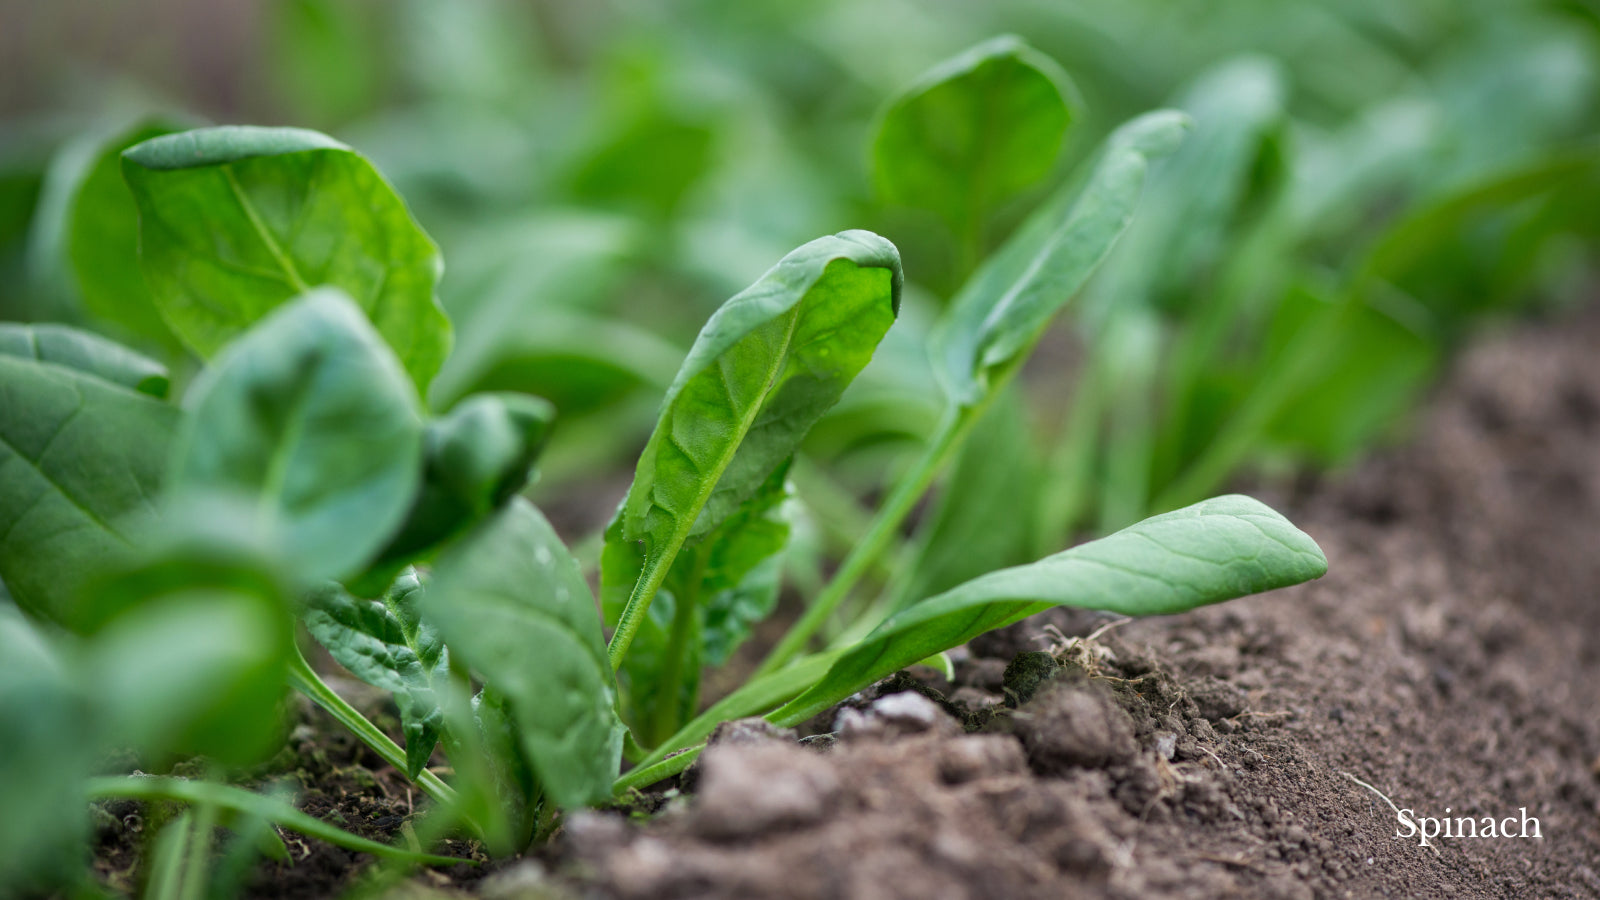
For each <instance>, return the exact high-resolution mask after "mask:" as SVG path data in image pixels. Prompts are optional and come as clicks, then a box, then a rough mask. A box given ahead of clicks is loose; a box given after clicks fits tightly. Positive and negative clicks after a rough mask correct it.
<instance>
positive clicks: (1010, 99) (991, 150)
mask: <svg viewBox="0 0 1600 900" xmlns="http://www.w3.org/2000/svg"><path fill="white" fill-rule="evenodd" d="M1078 106H1079V101H1078V96H1077V90H1076V88H1074V87H1073V86H1072V82H1071V81H1070V80H1069V79H1068V78H1067V74H1066V73H1065V72H1063V71H1062V70H1061V67H1060V66H1058V65H1056V63H1055V61H1054V60H1052V59H1050V58H1049V57H1048V56H1045V55H1044V54H1042V53H1040V52H1039V51H1037V50H1034V49H1033V48H1032V47H1029V46H1028V45H1027V44H1026V43H1024V42H1023V41H1022V39H1020V38H1017V37H1014V36H1009V35H1007V36H1003V37H998V38H994V39H993V40H989V41H985V42H984V43H982V44H979V45H978V46H976V47H973V48H972V49H970V50H968V51H966V52H965V53H962V54H961V55H959V56H957V57H955V58H953V59H950V60H946V61H945V62H943V63H940V64H939V65H938V66H935V67H934V68H933V69H931V70H930V71H929V72H927V74H925V75H923V76H922V78H920V79H919V80H918V81H917V83H916V84H915V85H913V86H912V87H910V88H909V89H907V90H906V91H905V92H904V93H902V94H901V95H900V96H899V97H897V98H896V99H895V100H894V101H893V102H892V103H891V104H890V105H889V108H888V109H887V110H886V111H885V113H884V115H883V118H882V120H881V121H880V122H879V124H878V132H877V135H876V137H875V139H874V140H873V144H872V158H873V172H874V175H875V177H876V180H877V183H878V189H879V190H880V191H881V192H882V193H883V195H884V196H885V197H886V198H888V199H889V200H890V201H892V202H894V203H900V204H904V205H907V206H914V207H918V208H920V209H931V210H933V211H935V212H937V213H939V214H940V215H941V216H943V217H944V218H945V220H946V221H947V222H948V223H949V224H950V226H951V227H952V228H953V229H954V230H955V231H956V232H957V233H966V230H967V229H968V228H973V227H976V226H977V225H978V224H981V223H982V221H983V220H984V219H985V218H987V217H988V215H989V214H990V213H992V212H993V211H994V209H995V208H996V207H997V206H999V205H1000V204H1001V203H1003V202H1004V201H1006V200H1009V199H1010V198H1012V197H1013V196H1015V195H1016V194H1018V193H1019V192H1021V191H1023V190H1025V189H1027V188H1029V187H1032V186H1033V185H1035V184H1037V183H1038V182H1039V181H1041V180H1042V179H1043V178H1044V177H1045V176H1046V175H1049V174H1050V170H1051V169H1052V168H1053V167H1054V165H1055V161H1056V157H1057V156H1058V155H1059V154H1060V152H1061V141H1062V138H1063V137H1064V136H1065V135H1066V132H1067V128H1068V126H1069V125H1071V123H1072V120H1073V119H1074V118H1076V116H1077V107H1078Z"/></svg>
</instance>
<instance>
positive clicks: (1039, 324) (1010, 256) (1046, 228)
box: [933, 110, 1189, 406]
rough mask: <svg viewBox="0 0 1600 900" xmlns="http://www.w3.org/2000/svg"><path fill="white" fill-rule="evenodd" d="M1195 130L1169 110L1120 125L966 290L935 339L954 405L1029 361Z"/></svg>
mask: <svg viewBox="0 0 1600 900" xmlns="http://www.w3.org/2000/svg"><path fill="white" fill-rule="evenodd" d="M1188 127H1189V120H1188V117H1187V116H1184V115H1183V114H1182V113H1178V112H1174V111H1171V110H1162V111H1159V112H1153V113H1147V114H1145V115H1143V116H1140V117H1139V118H1137V119H1134V120H1133V121H1131V122H1128V123H1127V124H1125V125H1123V126H1122V127H1121V128H1118V129H1117V130H1116V131H1115V132H1113V133H1112V135H1111V137H1110V138H1109V139H1107V141H1106V145H1105V148H1104V150H1103V151H1102V153H1101V155H1100V158H1099V160H1098V161H1097V162H1096V163H1095V165H1094V168H1093V170H1092V171H1091V172H1090V173H1089V176H1088V180H1087V181H1086V182H1084V183H1083V184H1082V186H1081V187H1070V186H1069V188H1068V189H1066V190H1064V191H1062V192H1061V193H1059V194H1058V195H1057V196H1056V197H1054V198H1053V199H1051V200H1050V201H1049V202H1048V203H1046V204H1045V206H1044V207H1042V208H1041V209H1040V210H1039V211H1038V212H1037V213H1035V214H1034V215H1033V216H1032V217H1031V218H1030V219H1029V220H1028V222H1027V223H1026V224H1024V225H1023V227H1022V228H1021V229H1019V230H1018V231H1017V233H1016V234H1015V235H1013V236H1012V238H1011V239H1010V240H1009V241H1007V242H1006V244H1005V246H1004V247H1002V248H1001V249H1000V250H999V252H997V253H995V254H994V255H993V256H992V257H990V258H989V260H988V261H987V262H985V263H984V265H983V266H982V267H980V268H979V269H978V271H977V272H976V273H975V274H974V275H973V276H972V278H971V279H970V280H969V281H968V282H967V283H966V285H965V286H963V287H962V289H961V292H960V293H959V294H957V295H956V298H955V300H954V301H952V303H951V308H950V310H949V312H948V313H947V314H946V316H945V318H944V319H943V320H942V321H941V322H940V325H939V328H938V329H937V331H936V332H935V335H934V339H933V340H934V355H935V358H936V361H937V362H936V365H935V367H934V368H935V371H936V373H937V374H938V375H939V377H940V380H941V382H942V383H943V386H944V388H945V391H946V393H947V394H948V396H949V397H950V398H951V399H952V400H953V401H954V402H956V403H957V404H959V405H962V406H970V405H973V404H976V403H977V402H978V401H979V400H981V399H982V397H983V396H984V394H985V393H986V392H987V390H988V386H989V384H990V383H991V381H992V380H993V378H994V376H995V374H996V373H997V372H998V371H1000V370H1003V369H1007V368H1009V367H1011V366H1014V365H1020V364H1021V362H1022V360H1023V359H1025V358H1026V357H1027V352H1026V351H1027V350H1028V349H1029V348H1030V347H1032V346H1033V344H1034V342H1035V341H1037V340H1038V338H1039V335H1040V334H1042V333H1043V331H1044V329H1045V327H1046V326H1047V325H1048V324H1049V322H1050V318H1051V317H1052V316H1053V315H1054V314H1055V312H1056V311H1057V310H1058V309H1060V308H1061V307H1062V305H1064V304H1065V303H1066V302H1067V301H1068V300H1070V299H1072V297H1073V295H1074V294H1076V293H1077V292H1078V290H1079V289H1080V288H1081V287H1082V286H1083V284H1084V282H1085V281H1086V280H1088V278H1089V276H1090V274H1092V273H1093V272H1094V270H1095V268H1096V267H1097V266H1098V265H1099V264H1100V262H1101V260H1103V259H1105V257H1106V255H1107V254H1108V253H1109V252H1110V250H1111V248H1112V246H1113V245H1114V244H1115V243H1116V240H1117V238H1118V237H1119V236H1120V235H1121V234H1122V232H1123V230H1124V229H1126V228H1127V226H1128V222H1129V221H1130V219H1131V218H1132V216H1133V211H1134V208H1135V206H1136V205H1137V204H1138V200H1139V194H1140V191H1141V189H1142V188H1143V186H1144V181H1145V173H1146V171H1147V170H1148V168H1149V163H1150V160H1151V159H1154V158H1157V157H1160V156H1163V155H1166V154H1168V153H1171V152H1172V151H1173V150H1174V149H1176V148H1177V146H1178V144H1179V143H1180V142H1181V141H1182V139H1183V136H1184V133H1185V132H1186V131H1187V130H1188Z"/></svg>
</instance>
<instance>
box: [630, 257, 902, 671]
mask: <svg viewBox="0 0 1600 900" xmlns="http://www.w3.org/2000/svg"><path fill="white" fill-rule="evenodd" d="M902 281H903V276H902V274H901V271H900V256H899V254H898V253H897V252H896V251H895V249H894V245H893V244H890V243H889V242H888V241H886V240H884V239H883V238H880V237H878V236H877V235H875V234H871V233H870V232H864V231H847V232H843V233H841V234H838V235H834V236H831V237H825V238H819V239H818V240H815V241H812V242H811V243H809V244H806V245H805V246H803V247H801V248H799V249H798V250H795V251H794V252H792V253H790V254H789V255H788V256H786V257H784V258H783V260H782V261H781V262H779V263H778V265H777V266H775V267H774V268H773V269H772V270H771V271H769V272H768V273H767V274H766V275H764V276H762V278H761V280H759V281H757V282H756V283H755V284H754V285H752V286H751V287H749V288H747V289H746V290H744V291H743V292H741V293H739V294H738V295H736V296H735V297H733V298H732V299H730V300H729V301H728V302H727V303H725V304H723V306H722V308H721V309H719V310H717V312H716V313H715V314H714V315H713V316H712V317H711V320H710V321H708V322H707V323H706V325H705V327H704V328H703V329H702V330H701V332H700V337H699V338H698V339H697V340H696V341H695V344H694V346H693V347H691V348H690V350H689V356H688V358H687V359H685V360H684V363H683V367H682V368H681V369H679V371H678V376H677V378H676V379H675V380H674V381H673V383H672V386H671V387H670V388H668V390H667V397H666V400H665V402H664V404H663V407H662V411H661V417H660V419H659V421H658V422H657V424H656V429H655V432H654V433H653V434H652V435H651V436H650V441H649V443H647V444H646V445H645V449H644V452H643V453H642V454H641V456H640V458H639V465H638V469H637V471H636V473H635V475H634V480H633V485H632V487H630V488H629V490H628V495H627V497H626V498H625V499H624V500H623V502H622V506H621V508H620V509H619V510H618V511H617V517H616V519H615V520H614V522H613V523H612V526H611V528H610V529H608V532H607V533H608V539H607V542H608V543H619V542H623V543H635V542H643V547H642V553H641V554H640V556H639V560H640V565H639V567H638V570H637V574H632V573H625V572H623V571H622V570H620V569H618V568H616V567H612V568H611V569H610V571H609V572H606V573H603V580H602V588H601V590H602V596H606V597H615V596H616V594H617V593H618V592H628V600H627V603H626V605H625V606H623V607H622V611H621V613H620V614H619V616H618V619H617V628H616V633H615V635H614V636H613V637H612V642H611V650H610V655H611V660H612V664H613V665H614V666H615V665H617V664H618V663H619V662H620V660H621V658H622V654H623V653H624V652H625V651H626V650H627V648H628V645H629V644H630V643H631V642H632V641H633V637H634V634H635V632H636V631H637V630H638V628H639V626H640V623H641V622H642V620H643V618H644V616H645V614H646V612H647V611H648V609H649V606H650V601H651V599H652V598H653V597H654V596H655V593H656V591H657V589H659V588H660V586H661V584H662V583H663V582H664V581H665V579H666V576H667V574H668V573H669V572H670V571H671V568H672V563H673V560H674V559H676V557H677V555H678V551H679V550H680V549H681V548H682V547H683V546H684V543H685V542H686V541H688V540H690V539H691V538H698V537H700V536H702V535H705V534H707V533H709V532H710V531H712V530H713V529H715V528H716V527H717V526H718V525H719V524H721V522H722V521H723V520H724V519H726V518H727V517H728V516H730V515H732V514H733V513H734V512H735V511H736V510H737V509H738V508H739V506H740V505H741V504H742V503H743V502H744V501H745V500H746V499H747V498H749V497H750V496H751V495H752V494H753V493H754V492H755V491H756V489H757V488H759V487H760V486H761V484H762V483H763V482H764V481H766V480H767V478H768V477H770V476H771V474H772V471H773V469H775V468H777V466H778V465H779V464H780V463H781V462H783V460H785V459H787V458H788V457H789V455H790V454H791V453H793V452H794V448H795V446H796V445H797V444H798V443H799V442H800V439H801V438H802V437H804V436H805V432H806V430H807V429H808V428H810V427H811V425H812V424H813V423H815V422H816V421H817V419H818V418H820V417H821V416H822V414H823V413H824V412H826V411H827V410H828V408H829V407H830V406H832V405H833V404H834V403H835V402H836V401H837V400H838V399H839V395H840V394H841V393H843V391H844V389H845V387H846V386H847V385H848V384H849V383H850V380H851V379H852V378H854V377H855V375H856V373H857V372H859V371H860V370H861V367H862V366H864V365H866V363H867V360H868V359H870V358H871V356H872V351H873V348H874V347H876V346H877V344H878V341H879V340H881V339H882V338H883V335H884V333H885V332H886V331H887V330H888V328H889V325H890V323H892V322H893V321H894V317H895V315H896V313H897V312H898V310H899V300H900V287H901V283H902ZM607 575H609V577H605V576H607ZM630 575H632V577H630ZM610 602H613V601H611V600H608V603H610Z"/></svg>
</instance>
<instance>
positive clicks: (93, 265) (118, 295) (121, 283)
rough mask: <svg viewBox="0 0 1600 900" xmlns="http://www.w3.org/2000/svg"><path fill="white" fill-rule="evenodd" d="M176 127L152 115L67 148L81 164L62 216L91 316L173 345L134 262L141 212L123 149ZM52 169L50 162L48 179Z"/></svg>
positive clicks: (68, 252)
mask: <svg viewBox="0 0 1600 900" xmlns="http://www.w3.org/2000/svg"><path fill="white" fill-rule="evenodd" d="M179 127H180V126H178V125H177V124H176V123H175V122H173V121H170V120H167V119H165V118H150V119H146V120H144V121H140V122H136V123H133V124H132V125H130V126H128V127H126V128H124V129H122V130H120V131H118V132H116V133H114V134H111V135H109V136H106V135H96V136H92V137H90V138H88V139H87V145H84V146H80V147H77V148H73V149H72V150H71V151H68V153H70V154H71V155H72V156H73V157H75V158H76V160H77V163H76V164H77V165H78V166H81V167H82V168H81V170H80V171H79V172H76V173H74V175H75V176H76V177H69V178H68V185H66V186H68V187H70V188H71V194H70V197H69V200H68V204H67V208H66V216H65V220H64V222H63V223H62V225H63V232H62V236H63V238H64V240H65V247H64V249H65V251H66V259H67V261H68V262H70V264H71V267H72V278H73V281H74V282H75V283H76V284H77V287H78V296H79V297H80V298H81V299H82V301H83V307H84V310H85V311H86V312H87V313H89V315H91V316H93V317H94V320H95V321H96V322H105V323H110V324H112V325H114V326H116V327H118V328H120V329H123V330H125V331H127V332H128V333H129V334H130V335H134V336H137V337H140V338H144V339H146V340H150V341H155V342H157V343H158V344H160V345H162V346H173V347H175V346H176V341H175V340H174V338H173V334H172V330H171V329H170V328H169V327H168V326H167V323H166V322H164V321H162V319H161V313H160V312H159V311H158V310H157V309H156V305H155V302H154V300H153V299H152V298H151V295H150V289H149V287H147V286H146V285H145V280H144V273H143V272H142V271H140V268H139V211H138V209H137V208H135V207H134V204H133V196H132V195H131V194H130V193H129V192H128V185H127V184H126V183H125V182H124V181H123V180H122V159H121V156H122V151H123V150H126V149H127V148H129V147H132V146H133V145H135V144H138V143H141V142H143V141H147V140H150V139H152V138H156V137H160V136H162V135H166V134H171V133H172V132H174V131H177V130H179ZM64 155H66V154H64ZM68 165H69V166H72V165H73V163H71V162H69V163H68ZM56 175H57V172H56V171H55V170H54V169H52V172H51V176H52V178H54V177H55V176H56Z"/></svg>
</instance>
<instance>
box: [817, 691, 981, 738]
mask: <svg viewBox="0 0 1600 900" xmlns="http://www.w3.org/2000/svg"><path fill="white" fill-rule="evenodd" d="M833 730H834V731H836V732H838V734H839V736H840V737H844V738H848V739H852V740H854V739H858V738H876V739H880V740H882V739H888V738H895V737H901V736H904V735H908V734H922V733H924V732H928V731H937V732H944V733H947V734H959V733H960V732H961V726H960V725H958V724H956V722H955V720H954V719H951V718H950V717H949V716H948V715H946V714H945V712H944V710H942V709H940V708H939V706H938V704H936V703H934V702H933V701H932V700H929V699H928V698H927V697H924V696H923V695H921V694H919V693H917V692H915V691H901V692H900V693H898V694H885V695H884V696H882V697H879V698H878V699H876V700H874V701H872V703H871V704H869V705H868V706H866V707H865V708H863V709H855V708H852V707H848V706H847V707H845V708H843V709H841V710H839V717H838V718H837V719H835V720H834V723H833Z"/></svg>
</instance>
